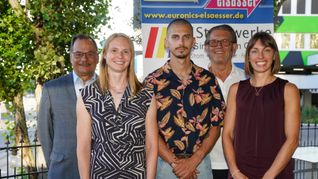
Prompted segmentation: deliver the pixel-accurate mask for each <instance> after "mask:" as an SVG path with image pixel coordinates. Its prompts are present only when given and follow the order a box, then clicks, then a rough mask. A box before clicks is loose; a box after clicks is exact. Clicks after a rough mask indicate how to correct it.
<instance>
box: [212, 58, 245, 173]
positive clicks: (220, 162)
mask: <svg viewBox="0 0 318 179" xmlns="http://www.w3.org/2000/svg"><path fill="white" fill-rule="evenodd" d="M216 79H217V80H218V83H219V86H220V88H221V91H222V95H223V97H224V100H225V102H226V101H227V95H228V93H229V89H230V87H231V85H232V84H234V83H236V82H239V81H241V80H244V79H246V76H245V73H244V71H243V70H242V69H240V68H238V67H236V66H235V65H234V64H232V70H231V73H230V75H229V76H228V77H227V78H226V79H225V81H222V80H221V79H219V78H217V77H216ZM222 131H223V127H222V128H221V134H220V137H219V139H218V140H217V141H216V143H215V145H214V147H213V149H212V151H211V152H210V158H211V166H212V169H214V170H226V169H228V166H227V164H226V160H225V157H224V154H223V148H222Z"/></svg>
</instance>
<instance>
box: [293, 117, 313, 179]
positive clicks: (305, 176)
mask: <svg viewBox="0 0 318 179" xmlns="http://www.w3.org/2000/svg"><path fill="white" fill-rule="evenodd" d="M299 147H308V148H315V147H318V124H317V123H314V124H312V123H307V124H301V128H300V135H299ZM317 155H318V153H317ZM294 178H295V179H318V163H312V162H308V161H304V160H298V159H295V167H294Z"/></svg>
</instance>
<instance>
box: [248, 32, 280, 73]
mask: <svg viewBox="0 0 318 179" xmlns="http://www.w3.org/2000/svg"><path fill="white" fill-rule="evenodd" d="M258 40H260V41H261V43H262V44H263V45H264V46H265V47H270V48H272V49H273V50H274V59H273V60H274V62H273V63H272V70H271V71H272V74H275V73H278V72H279V70H280V57H279V51H278V47H277V44H276V41H275V39H274V38H273V37H272V36H271V35H270V34H268V33H266V32H257V33H256V34H254V35H253V37H252V38H251V39H250V40H249V41H248V45H247V48H246V52H245V63H244V70H245V73H246V75H248V76H251V75H254V70H253V67H252V65H251V63H250V62H249V58H250V51H251V49H252V48H253V47H254V45H255V44H256V42H257V41H258Z"/></svg>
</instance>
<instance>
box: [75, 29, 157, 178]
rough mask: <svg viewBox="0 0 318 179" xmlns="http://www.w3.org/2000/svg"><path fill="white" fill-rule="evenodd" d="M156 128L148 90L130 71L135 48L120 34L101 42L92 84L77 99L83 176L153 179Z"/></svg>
mask: <svg viewBox="0 0 318 179" xmlns="http://www.w3.org/2000/svg"><path fill="white" fill-rule="evenodd" d="M157 156H158V126H157V121H156V107H155V100H154V97H153V91H152V90H151V89H149V88H143V87H142V85H141V83H139V81H138V80H137V78H136V75H135V72H134V47H133V43H132V41H131V40H130V38H129V37H128V36H127V35H125V34H122V33H115V34H112V35H111V36H110V37H109V38H108V39H107V40H106V42H105V46H104V49H103V54H102V57H101V61H100V73H99V79H98V80H97V82H95V83H93V84H92V85H90V86H88V87H86V88H84V89H83V90H82V91H81V96H80V97H79V100H78V103H77V157H78V166H79V171H80V176H81V178H82V179H89V178H91V179H94V178H136V179H137V178H138V179H139V178H147V179H148V178H150V179H152V178H155V173H156V164H157Z"/></svg>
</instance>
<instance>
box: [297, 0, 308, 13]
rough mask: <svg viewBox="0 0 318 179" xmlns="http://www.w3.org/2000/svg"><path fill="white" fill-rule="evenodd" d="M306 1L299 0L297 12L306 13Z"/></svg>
mask: <svg viewBox="0 0 318 179" xmlns="http://www.w3.org/2000/svg"><path fill="white" fill-rule="evenodd" d="M305 6H306V1H304V0H297V14H305Z"/></svg>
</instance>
